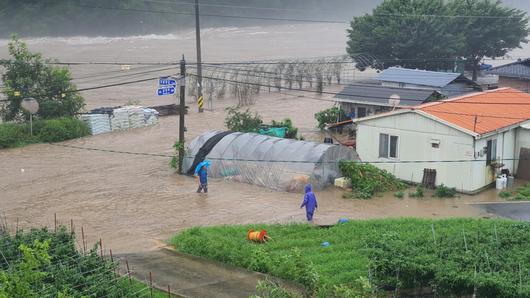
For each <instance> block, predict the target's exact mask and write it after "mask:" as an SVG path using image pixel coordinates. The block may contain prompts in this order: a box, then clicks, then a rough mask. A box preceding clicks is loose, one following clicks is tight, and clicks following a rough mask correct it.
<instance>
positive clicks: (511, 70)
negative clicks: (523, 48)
mask: <svg viewBox="0 0 530 298" xmlns="http://www.w3.org/2000/svg"><path fill="white" fill-rule="evenodd" d="M486 73H488V74H496V75H499V76H501V77H509V78H521V79H528V80H530V59H525V60H522V61H517V62H513V63H509V64H505V65H500V66H497V67H493V68H492V69H490V70H489V71H487V72H486Z"/></svg>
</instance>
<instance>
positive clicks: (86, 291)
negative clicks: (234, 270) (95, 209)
mask: <svg viewBox="0 0 530 298" xmlns="http://www.w3.org/2000/svg"><path fill="white" fill-rule="evenodd" d="M0 252H1V254H0V297H1V298H7V297H61V298H66V297H150V288H149V287H148V286H147V285H145V284H143V283H140V282H138V281H136V280H134V279H128V278H127V277H122V276H120V275H118V274H117V272H118V271H117V263H115V262H112V261H111V260H108V259H106V258H102V257H101V256H100V255H98V247H94V248H93V249H92V250H91V251H90V252H87V253H86V254H83V253H80V252H79V251H78V250H77V249H76V241H75V236H74V235H73V234H71V233H70V232H69V231H67V230H66V229H64V228H60V229H59V230H58V231H57V232H50V231H48V230H46V229H35V230H31V231H29V232H21V231H19V232H17V233H16V235H14V236H13V235H9V234H8V233H6V231H5V228H3V227H1V226H0ZM153 297H167V294H162V293H161V292H158V291H154V292H153Z"/></svg>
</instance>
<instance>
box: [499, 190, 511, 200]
mask: <svg viewBox="0 0 530 298" xmlns="http://www.w3.org/2000/svg"><path fill="white" fill-rule="evenodd" d="M512 195H513V193H512V192H510V191H506V190H503V191H501V192H500V193H499V197H501V198H503V199H507V198H509V197H511V196H512Z"/></svg>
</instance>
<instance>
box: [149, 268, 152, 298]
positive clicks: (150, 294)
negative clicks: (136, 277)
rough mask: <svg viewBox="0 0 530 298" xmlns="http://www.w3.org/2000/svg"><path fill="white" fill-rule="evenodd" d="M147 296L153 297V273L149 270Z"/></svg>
mask: <svg viewBox="0 0 530 298" xmlns="http://www.w3.org/2000/svg"><path fill="white" fill-rule="evenodd" d="M149 297H151V298H153V273H151V271H149Z"/></svg>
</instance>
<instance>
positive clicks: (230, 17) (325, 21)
mask: <svg viewBox="0 0 530 298" xmlns="http://www.w3.org/2000/svg"><path fill="white" fill-rule="evenodd" d="M76 6H79V7H82V8H91V9H104V10H116V11H131V12H148V13H159V14H173V15H186V16H195V14H194V13H186V12H176V11H162V10H150V9H149V10H148V9H135V8H119V7H103V6H90V5H84V4H78V5H76ZM200 16H201V17H216V18H229V19H249V20H264V21H285V22H299V23H328V24H348V22H346V21H336V20H314V19H296V18H273V17H250V16H234V15H222V14H205V13H201V14H200Z"/></svg>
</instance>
